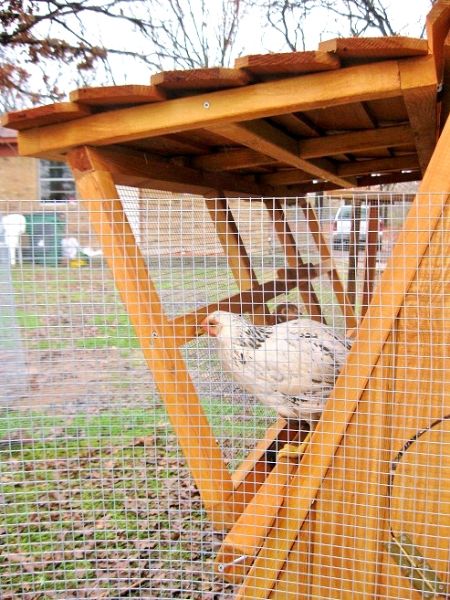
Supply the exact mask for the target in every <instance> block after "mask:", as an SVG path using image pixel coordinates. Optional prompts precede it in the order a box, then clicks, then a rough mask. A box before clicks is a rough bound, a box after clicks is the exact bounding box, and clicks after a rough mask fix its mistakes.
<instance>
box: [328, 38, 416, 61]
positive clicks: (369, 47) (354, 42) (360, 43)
mask: <svg viewBox="0 0 450 600" xmlns="http://www.w3.org/2000/svg"><path fill="white" fill-rule="evenodd" d="M319 50H322V51H323V52H332V53H333V54H336V55H337V56H339V57H340V58H353V59H354V58H362V59H367V58H379V59H384V60H386V59H387V58H388V57H389V58H404V57H407V56H423V55H425V54H427V53H428V44H427V41H426V40H422V39H417V38H409V37H403V36H393V37H353V38H334V39H332V40H326V41H323V42H320V44H319Z"/></svg>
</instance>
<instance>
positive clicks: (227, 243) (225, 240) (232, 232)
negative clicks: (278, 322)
mask: <svg viewBox="0 0 450 600" xmlns="http://www.w3.org/2000/svg"><path fill="white" fill-rule="evenodd" d="M205 202H206V206H207V208H208V210H209V214H210V215H211V219H212V221H213V223H214V225H215V227H216V231H217V235H218V237H219V240H220V243H221V245H222V248H223V250H224V252H225V256H226V257H227V260H228V264H229V265H230V269H231V271H232V273H233V276H234V278H235V280H236V283H237V284H238V286H239V289H240V290H241V291H245V290H251V289H252V288H253V287H254V286H255V285H257V284H258V278H257V277H256V273H255V272H254V270H253V268H252V266H251V262H250V258H249V256H248V254H247V251H246V249H245V245H244V242H243V241H242V238H241V236H240V235H239V230H238V227H237V225H236V222H235V220H234V218H233V214H232V212H231V210H230V207H229V206H228V202H227V200H226V199H225V198H205ZM269 314H270V313H269V310H268V309H267V308H266V306H265V304H261V303H255V305H254V309H253V315H252V316H253V321H254V323H255V324H256V325H262V324H264V323H265V322H266V315H269Z"/></svg>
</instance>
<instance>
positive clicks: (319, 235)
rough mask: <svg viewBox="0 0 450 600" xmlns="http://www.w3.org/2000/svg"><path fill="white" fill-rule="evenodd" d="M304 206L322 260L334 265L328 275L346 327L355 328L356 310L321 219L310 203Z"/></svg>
mask: <svg viewBox="0 0 450 600" xmlns="http://www.w3.org/2000/svg"><path fill="white" fill-rule="evenodd" d="M302 208H303V212H304V213H305V217H306V221H307V223H308V227H309V230H310V232H311V235H312V237H313V239H314V241H315V243H316V246H317V249H318V251H319V254H320V258H321V261H322V262H323V263H325V264H329V263H330V264H331V265H332V268H331V269H330V270H329V271H328V276H329V278H330V282H331V287H332V288H333V292H334V295H335V296H336V300H337V301H338V303H339V305H340V307H341V311H342V315H343V316H344V321H345V326H346V329H354V328H355V327H356V326H357V319H356V316H355V311H354V310H353V307H352V305H351V304H350V302H349V300H348V298H347V294H346V293H345V290H344V285H343V283H342V280H341V277H340V275H339V272H338V270H337V268H336V266H335V264H334V261H333V258H332V256H331V251H330V247H329V245H328V242H327V240H326V239H325V236H324V234H323V231H322V227H321V225H320V221H319V219H318V217H317V214H316V211H315V210H314V208H313V207H312V206H310V205H309V204H306V205H304V206H303V207H302Z"/></svg>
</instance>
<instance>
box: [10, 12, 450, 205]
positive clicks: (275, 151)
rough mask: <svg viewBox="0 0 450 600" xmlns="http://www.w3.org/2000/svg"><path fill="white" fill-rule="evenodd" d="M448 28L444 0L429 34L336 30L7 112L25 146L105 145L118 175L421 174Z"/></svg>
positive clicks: (60, 155)
mask: <svg viewBox="0 0 450 600" xmlns="http://www.w3.org/2000/svg"><path fill="white" fill-rule="evenodd" d="M449 27H450V1H449V0H438V2H437V3H435V5H434V6H433V8H432V10H431V12H430V14H429V16H428V19H427V34H428V40H422V39H415V38H406V37H384V38H350V39H334V40H329V41H325V42H322V43H321V44H320V45H319V47H318V49H317V50H316V51H309V52H290V53H281V54H265V55H252V56H245V57H241V58H238V59H237V60H236V62H235V65H234V68H209V69H195V70H184V71H165V72H162V73H158V74H156V75H153V76H152V77H151V80H150V84H149V85H123V86H107V87H92V88H81V89H77V90H74V91H72V92H71V93H70V94H69V99H70V101H68V102H62V103H57V104H51V105H47V106H41V107H37V108H32V109H29V110H22V111H17V112H14V113H9V114H8V115H6V116H5V117H4V119H3V124H4V125H6V126H8V127H10V128H12V129H16V130H18V131H19V136H18V137H19V151H20V153H21V154H23V155H27V156H38V157H46V158H50V159H59V160H61V159H62V160H64V159H65V158H66V157H67V153H68V152H71V151H72V150H73V149H75V148H78V147H80V146H89V147H91V148H92V147H94V148H96V149H97V158H98V159H99V160H101V161H103V164H104V166H106V167H107V168H108V169H110V170H112V171H113V173H114V178H115V182H116V183H119V184H123V185H140V186H142V185H145V187H151V188H154V189H161V190H169V191H175V192H180V191H184V192H191V193H210V192H213V193H216V194H224V195H233V196H236V195H242V196H262V195H263V196H274V195H276V196H297V195H301V194H304V193H307V192H314V191H323V190H328V189H336V188H339V187H340V188H350V187H351V188H355V187H361V186H368V185H373V184H380V183H394V182H401V181H411V180H418V179H420V178H421V177H422V174H423V172H424V171H425V169H426V166H427V164H428V162H429V160H430V157H431V155H432V153H433V150H434V147H435V144H436V141H437V136H438V133H439V131H440V129H441V127H442V125H443V123H444V122H445V119H446V117H447V114H448V112H449V106H450V93H449V90H448V87H449V85H450V66H449V61H448V58H449V57H448V56H447V55H448V47H446V46H445V38H446V35H447V32H448V29H449ZM438 92H439V93H438ZM438 115H439V116H438Z"/></svg>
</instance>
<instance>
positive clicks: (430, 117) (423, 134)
mask: <svg viewBox="0 0 450 600" xmlns="http://www.w3.org/2000/svg"><path fill="white" fill-rule="evenodd" d="M418 60H419V61H423V63H424V65H426V66H427V70H428V71H430V70H431V71H432V74H431V73H430V76H429V77H428V79H427V81H426V82H424V81H421V80H420V79H417V71H416V70H415V69H414V70H411V69H410V67H411V63H410V62H408V61H399V74H400V82H401V87H402V90H403V99H404V101H405V105H406V110H407V112H408V118H409V122H410V123H411V129H412V130H413V134H414V141H415V145H416V149H417V156H418V158H419V163H420V167H421V170H422V174H423V173H425V169H426V168H427V165H428V163H429V161H430V158H431V155H432V154H433V150H434V147H435V145H436V140H437V78H436V72H435V67H434V62H433V58H432V57H431V56H430V57H427V58H421V59H418Z"/></svg>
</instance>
